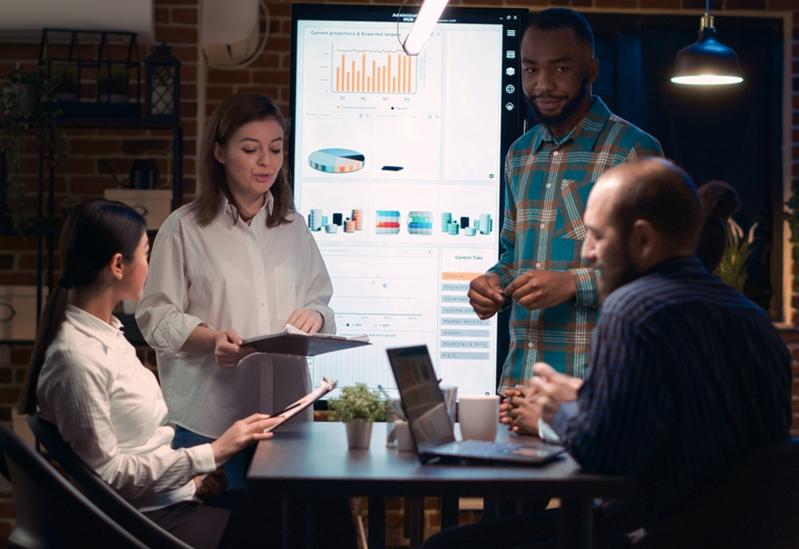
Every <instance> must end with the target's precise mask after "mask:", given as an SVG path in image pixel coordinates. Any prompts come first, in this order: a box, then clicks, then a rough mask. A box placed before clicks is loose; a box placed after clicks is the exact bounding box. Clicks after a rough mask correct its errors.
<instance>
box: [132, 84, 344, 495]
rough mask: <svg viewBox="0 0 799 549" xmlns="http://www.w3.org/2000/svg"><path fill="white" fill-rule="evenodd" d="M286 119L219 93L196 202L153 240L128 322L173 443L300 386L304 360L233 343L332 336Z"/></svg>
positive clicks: (297, 393)
mask: <svg viewBox="0 0 799 549" xmlns="http://www.w3.org/2000/svg"><path fill="white" fill-rule="evenodd" d="M286 126H287V125H286V121H285V119H284V118H283V115H282V114H281V112H280V109H279V108H278V107H277V105H275V103H274V102H273V101H272V100H271V99H269V98H268V97H265V96H263V95H258V94H239V95H232V96H229V97H227V98H225V99H224V100H222V102H221V103H219V105H218V106H217V107H216V109H215V110H214V112H213V114H212V115H211V117H210V118H209V120H208V124H207V127H206V130H205V134H204V137H203V141H202V148H201V153H200V159H201V171H200V181H199V183H200V189H199V194H198V197H197V199H196V200H195V201H194V202H192V203H191V204H188V205H186V206H183V207H181V208H179V209H178V210H176V211H174V212H172V214H171V215H170V216H169V218H168V219H167V220H166V221H165V222H164V224H163V225H162V226H161V228H160V229H159V231H158V236H157V237H156V239H155V243H154V245H153V254H152V260H151V265H150V267H151V275H150V277H149V279H148V280H147V284H146V285H145V287H144V296H143V298H142V300H141V301H140V302H139V304H138V307H137V309H136V321H137V322H138V325H139V327H140V328H141V331H142V334H143V335H144V338H145V340H146V341H147V343H148V344H149V345H150V346H151V347H152V348H153V349H155V351H156V356H157V359H158V372H159V375H160V379H161V385H162V387H163V390H164V396H165V397H166V400H167V403H168V404H169V421H170V422H171V423H173V424H175V425H176V428H177V430H176V435H175V440H174V442H173V444H174V445H175V447H181V446H187V447H188V446H193V445H195V444H201V443H206V442H210V441H212V440H215V439H216V438H218V437H219V436H220V435H221V434H222V432H223V431H224V430H225V427H226V426H227V425H229V424H230V422H231V421H232V420H233V419H235V418H238V417H242V416H245V415H249V414H252V413H255V412H264V413H270V414H273V413H276V412H277V411H279V410H281V409H282V408H284V407H285V406H287V405H289V404H291V403H292V402H294V401H296V400H298V399H299V398H301V397H303V396H304V395H306V394H307V393H309V392H310V391H311V390H312V386H311V375H310V371H309V368H308V363H307V360H306V358H305V357H300V356H289V355H271V354H264V353H254V349H252V348H248V347H243V346H242V342H243V340H244V339H247V338H251V337H256V336H261V335H265V334H270V333H276V332H279V331H281V330H282V329H283V328H284V327H285V325H286V324H287V323H288V324H291V325H292V326H294V327H296V328H298V329H300V330H302V331H304V332H306V333H309V334H314V333H315V332H318V331H321V332H326V333H335V331H336V326H335V319H334V316H333V311H332V310H331V309H330V307H329V306H328V303H329V302H330V298H331V296H332V294H333V286H332V283H331V281H330V276H329V275H328V272H327V269H326V267H325V264H324V261H323V259H322V256H321V254H320V253H319V249H318V247H317V245H316V241H315V240H314V238H313V236H312V235H311V232H310V231H309V230H308V227H307V225H306V224H305V223H304V222H303V219H302V217H301V216H300V215H299V214H297V212H295V211H294V201H293V198H292V191H291V186H290V184H289V180H288V172H287V169H286V166H285V165H284V163H283V152H284V133H285V130H286ZM312 413H313V411H312V410H311V409H310V408H309V409H307V410H305V411H303V412H301V414H300V416H301V417H300V420H304V421H310V420H311V419H312ZM295 419H296V418H295ZM251 456H252V454H251V452H249V451H248V452H245V453H243V454H242V455H241V456H238V457H237V458H236V459H234V460H232V461H231V462H230V463H228V464H227V466H226V467H225V474H226V475H227V477H228V479H229V481H230V487H231V488H240V487H243V486H244V484H245V472H246V470H247V466H248V464H249V460H250V458H251Z"/></svg>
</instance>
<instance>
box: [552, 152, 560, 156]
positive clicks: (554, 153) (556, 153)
mask: <svg viewBox="0 0 799 549" xmlns="http://www.w3.org/2000/svg"><path fill="white" fill-rule="evenodd" d="M559 152H560V151H552V155H553V156H558V153H559Z"/></svg>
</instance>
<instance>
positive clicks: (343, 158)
mask: <svg viewBox="0 0 799 549" xmlns="http://www.w3.org/2000/svg"><path fill="white" fill-rule="evenodd" d="M365 161H366V157H365V156H364V155H362V154H361V153H359V152H358V151H353V150H350V149H320V150H318V151H314V152H312V153H311V154H310V156H309V157H308V164H310V165H311V167H312V168H313V169H315V170H319V171H320V172H326V173H347V172H357V171H358V170H360V169H361V168H363V165H364V162H365Z"/></svg>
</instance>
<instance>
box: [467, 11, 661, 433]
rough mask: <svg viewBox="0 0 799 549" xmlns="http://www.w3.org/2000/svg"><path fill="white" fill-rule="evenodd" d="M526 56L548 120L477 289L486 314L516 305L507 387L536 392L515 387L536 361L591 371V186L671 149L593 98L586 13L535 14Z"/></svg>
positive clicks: (473, 295)
mask: <svg viewBox="0 0 799 549" xmlns="http://www.w3.org/2000/svg"><path fill="white" fill-rule="evenodd" d="M521 54H522V55H521V57H522V74H523V85H524V92H525V97H526V98H527V100H528V102H529V104H530V105H531V106H532V108H533V109H534V111H535V113H536V115H537V118H538V121H539V122H540V123H539V125H537V126H535V127H534V128H532V129H531V130H530V131H528V132H527V133H526V134H524V135H523V136H522V137H520V138H519V139H518V140H517V141H516V142H515V143H514V144H513V146H512V147H511V149H510V151H509V152H508V156H507V158H506V162H505V177H506V182H507V187H506V194H505V222H504V225H503V227H502V234H501V240H502V245H503V248H504V249H505V252H504V253H503V254H502V256H501V257H500V260H499V262H498V263H497V264H496V265H495V266H494V267H492V268H491V269H490V270H489V271H488V272H487V273H486V274H485V275H482V276H479V277H477V278H475V279H474V280H472V282H471V285H470V289H469V299H470V303H471V305H472V307H474V310H475V312H476V313H477V315H478V316H479V317H480V318H482V319H485V318H489V317H491V316H493V315H494V314H496V313H497V312H498V311H499V310H500V309H503V308H504V307H506V306H507V305H511V306H512V311H511V320H510V326H509V330H510V350H509V354H508V357H507V359H506V361H505V365H504V367H503V372H502V378H501V380H500V387H499V389H500V390H505V391H506V394H508V395H511V394H516V395H517V396H522V395H525V394H526V393H527V390H526V389H524V388H523V387H519V388H517V389H514V387H515V386H517V385H520V386H521V385H524V384H525V383H526V382H528V380H529V379H530V378H531V377H532V375H533V365H534V364H535V363H536V362H546V363H548V364H550V365H552V366H553V367H554V368H555V369H556V370H558V371H560V372H562V373H565V374H568V375H570V376H575V377H583V375H584V374H585V367H586V365H587V364H588V356H589V342H590V339H591V331H592V330H593V328H594V323H595V321H596V318H597V313H598V306H599V303H598V300H597V294H596V281H597V276H598V272H597V271H595V270H594V269H592V268H590V267H589V266H588V263H586V262H585V261H583V260H582V259H581V257H580V250H581V247H582V243H583V240H584V239H585V235H586V229H585V226H584V225H583V221H582V217H583V212H584V211H585V203H586V200H587V198H588V193H589V192H590V191H591V188H592V187H593V185H594V182H595V181H596V180H597V179H598V178H599V176H600V175H601V174H602V172H604V171H605V170H606V169H608V168H609V167H611V166H613V165H616V164H620V163H623V162H626V161H627V160H632V159H634V158H639V157H643V156H662V155H663V152H662V150H661V148H660V144H659V143H658V142H657V140H656V139H655V138H653V137H652V136H650V135H649V134H647V133H645V132H643V131H642V130H640V129H638V128H636V127H635V126H633V125H632V124H630V123H629V122H627V121H625V120H622V119H621V118H619V117H618V116H616V115H614V114H612V113H611V112H610V111H609V110H608V108H607V107H606V106H605V104H604V103H603V102H602V100H601V99H600V98H599V97H596V96H592V95H591V84H592V83H593V82H595V81H596V79H597V76H598V74H599V61H598V60H597V59H596V58H595V57H594V36H593V32H592V30H591V26H590V25H589V23H588V21H586V20H585V18H584V17H583V16H581V15H580V14H578V13H577V12H575V11H572V10H569V9H565V8H551V9H547V10H544V11H542V12H539V13H537V14H534V15H533V16H532V18H531V21H530V24H529V25H528V27H527V30H526V31H525V34H524V37H523V39H522V48H521ZM506 406H507V405H506V404H503V409H506V408H505V407H506ZM503 421H506V422H507V423H509V424H510V421H509V420H508V419H504V420H503ZM510 427H512V426H510Z"/></svg>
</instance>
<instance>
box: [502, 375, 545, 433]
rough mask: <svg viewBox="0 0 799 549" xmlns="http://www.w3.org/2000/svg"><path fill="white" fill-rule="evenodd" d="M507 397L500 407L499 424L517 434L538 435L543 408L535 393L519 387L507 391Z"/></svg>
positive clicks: (527, 388) (521, 386)
mask: <svg viewBox="0 0 799 549" xmlns="http://www.w3.org/2000/svg"><path fill="white" fill-rule="evenodd" d="M505 397H506V398H505V400H504V401H503V402H502V404H500V405H499V422H500V423H502V424H504V425H507V426H508V427H507V429H508V431H513V432H514V433H516V434H519V435H537V434H538V417H539V416H540V415H541V407H540V406H539V405H538V404H537V403H536V402H535V398H534V397H535V391H534V390H532V389H530V388H529V387H524V386H523V385H517V386H516V388H515V389H506V390H505Z"/></svg>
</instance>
